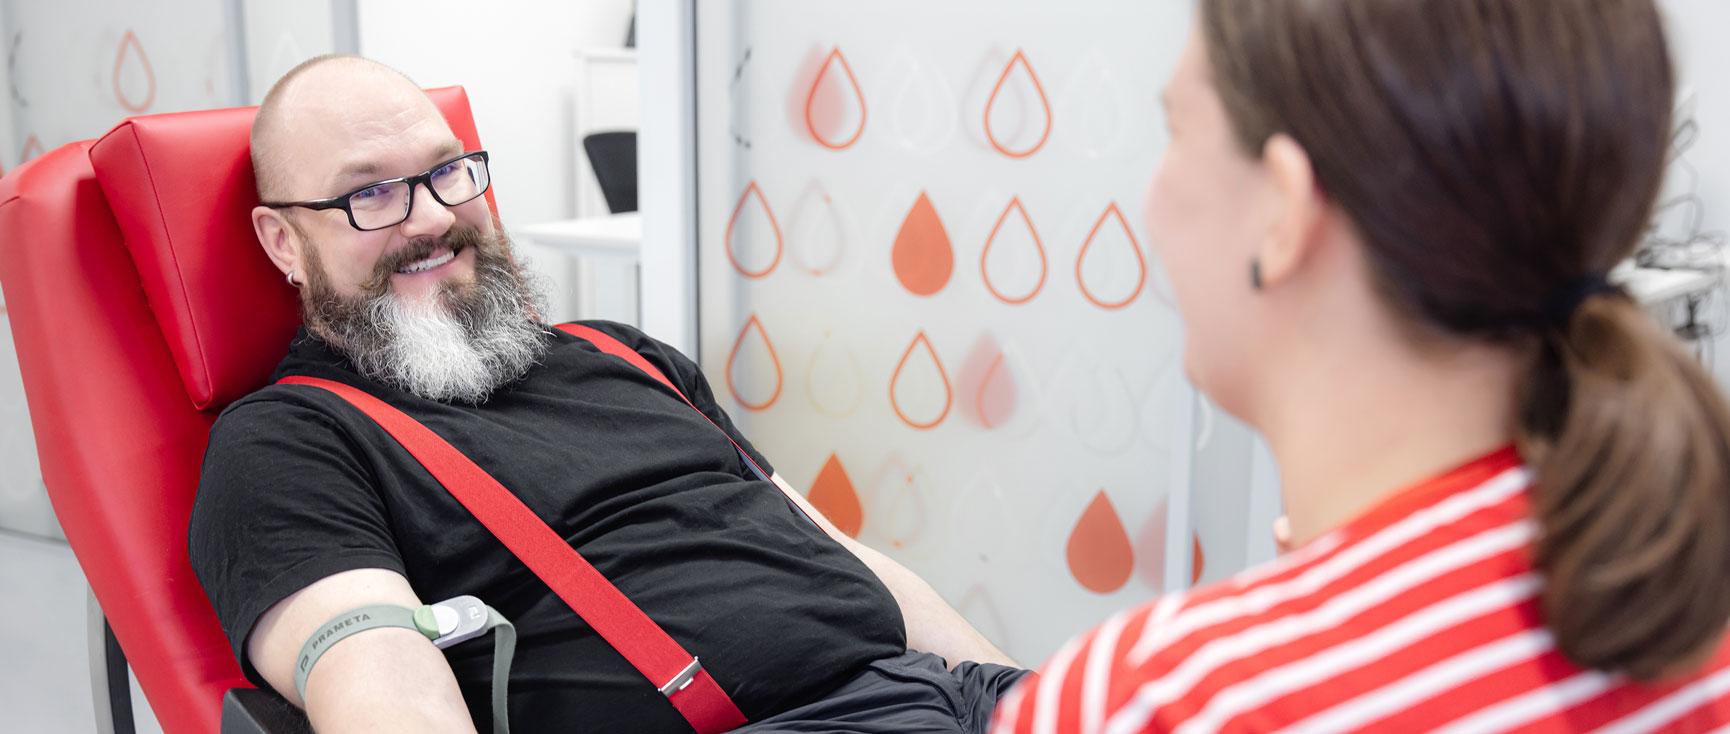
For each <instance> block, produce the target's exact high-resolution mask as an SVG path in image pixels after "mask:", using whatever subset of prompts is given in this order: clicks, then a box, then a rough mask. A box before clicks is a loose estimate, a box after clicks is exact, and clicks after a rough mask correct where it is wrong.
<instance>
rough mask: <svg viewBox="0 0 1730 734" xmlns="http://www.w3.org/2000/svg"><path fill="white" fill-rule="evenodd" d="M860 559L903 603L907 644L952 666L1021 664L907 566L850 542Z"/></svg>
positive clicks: (874, 550)
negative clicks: (975, 627) (975, 663)
mask: <svg viewBox="0 0 1730 734" xmlns="http://www.w3.org/2000/svg"><path fill="white" fill-rule="evenodd" d="M850 547H851V548H852V550H853V552H854V554H855V555H857V556H859V560H861V561H864V562H865V565H866V566H867V567H869V568H870V569H871V571H872V572H873V573H876V574H877V578H879V579H881V580H882V581H883V585H884V586H887V587H889V593H891V594H894V595H895V601H896V603H898V604H900V606H901V617H902V619H903V620H904V621H905V622H906V625H907V647H908V648H909V649H912V650H919V651H921V652H929V653H932V654H934V655H938V656H940V657H942V658H943V659H944V661H946V662H947V663H948V664H949V667H951V668H953V667H955V666H956V665H957V664H959V663H961V662H963V661H969V660H970V661H973V662H978V663H997V664H999V665H1011V666H1015V667H1020V665H1019V664H1018V663H1016V662H1015V661H1014V660H1011V659H1010V658H1009V656H1008V655H1005V654H1004V653H1003V651H1002V650H999V649H997V646H996V645H993V644H992V643H991V641H990V640H987V639H985V636H984V635H982V634H979V630H977V629H974V628H973V625H971V624H968V623H967V620H966V619H964V618H963V617H962V616H961V614H960V613H959V612H956V611H955V608H954V607H951V606H949V603H948V602H946V601H944V600H943V597H942V596H939V595H938V594H937V590H936V589H933V588H931V585H930V584H928V583H925V580H924V579H922V578H919V575H918V574H915V573H913V572H912V571H909V570H907V567H906V566H903V565H901V564H899V563H896V562H895V560H894V559H891V558H890V557H888V556H886V555H883V554H882V553H880V552H878V551H877V550H876V549H874V548H871V547H869V546H866V545H865V544H863V543H858V542H854V543H852V544H850Z"/></svg>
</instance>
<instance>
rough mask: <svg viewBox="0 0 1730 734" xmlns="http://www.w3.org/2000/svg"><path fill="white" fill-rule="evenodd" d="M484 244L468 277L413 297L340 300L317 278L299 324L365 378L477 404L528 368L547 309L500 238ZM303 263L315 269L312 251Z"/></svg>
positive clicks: (543, 343)
mask: <svg viewBox="0 0 1730 734" xmlns="http://www.w3.org/2000/svg"><path fill="white" fill-rule="evenodd" d="M492 245H493V246H492V247H486V246H479V247H477V249H478V250H479V251H478V252H477V254H476V258H475V281H474V283H472V284H471V285H468V286H464V287H458V288H452V287H450V286H448V285H444V286H440V287H439V288H438V289H436V290H435V291H434V292H433V293H430V294H428V295H427V297H426V298H424V299H422V300H418V301H408V300H405V299H403V298H401V297H399V296H397V295H396V294H394V293H392V292H391V291H390V290H389V289H388V288H385V289H383V290H382V292H380V293H378V294H377V295H374V296H371V297H367V296H360V297H343V296H340V295H337V294H335V293H333V292H331V291H330V290H329V289H328V287H327V286H326V285H324V283H323V280H324V279H323V277H322V275H321V277H319V278H317V279H311V278H309V282H308V284H307V286H308V287H307V289H306V291H305V292H304V293H303V295H304V296H306V298H304V299H303V301H302V307H303V313H304V315H305V316H306V323H307V327H308V329H310V330H311V331H312V332H313V333H314V334H315V335H317V336H319V337H320V338H322V339H324V340H325V341H326V342H328V343H329V344H330V345H331V346H332V347H334V348H336V350H337V351H339V352H342V353H343V354H344V355H346V356H348V358H349V359H350V360H351V361H353V362H354V366H355V369H356V370H357V371H358V372H360V374H362V375H365V376H366V377H369V378H372V379H374V380H377V381H379V382H382V383H384V384H387V385H390V386H392V387H395V388H398V389H400V390H405V391H407V392H411V393H414V394H415V395H419V396H420V397H423V398H426V399H428V400H437V401H441V402H463V403H469V404H474V405H478V404H480V403H483V402H485V401H486V400H487V398H488V397H490V396H491V395H492V393H493V391H495V390H497V389H499V388H500V387H503V386H505V385H507V384H510V383H512V382H515V381H516V380H518V379H521V378H522V377H523V376H524V375H526V374H528V371H529V370H530V369H531V368H533V367H534V366H535V365H536V364H537V363H539V362H540V359H541V355H543V354H545V353H546V350H547V347H548V333H547V330H546V328H545V327H543V326H541V324H540V323H539V321H538V316H537V315H538V314H541V313H545V311H546V308H545V306H544V304H545V303H546V296H545V295H544V293H545V289H544V286H543V285H542V283H540V282H539V280H538V279H536V278H535V277H534V276H531V275H528V274H526V273H525V272H524V271H523V269H522V268H521V266H520V265H519V264H517V263H516V262H514V261H513V260H511V258H510V257H509V255H508V253H509V245H508V243H507V241H505V240H504V239H503V237H500V238H499V240H498V241H497V242H496V243H492ZM313 252H314V253H315V251H313ZM309 260H310V261H311V266H312V267H314V268H316V267H319V266H318V264H317V256H316V254H312V255H311V256H310V257H309ZM313 272H320V273H322V271H312V270H309V276H310V275H312V273H313Z"/></svg>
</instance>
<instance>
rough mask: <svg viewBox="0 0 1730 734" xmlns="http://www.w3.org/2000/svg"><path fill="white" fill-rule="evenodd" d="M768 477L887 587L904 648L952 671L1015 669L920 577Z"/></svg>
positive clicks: (777, 475) (777, 478) (777, 477)
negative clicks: (993, 666)
mask: <svg viewBox="0 0 1730 734" xmlns="http://www.w3.org/2000/svg"><path fill="white" fill-rule="evenodd" d="M770 479H772V480H774V482H775V485H776V486H778V487H780V488H781V492H782V493H784V494H786V495H787V498H788V499H790V500H792V501H793V503H794V504H796V505H798V506H799V508H800V509H802V510H804V511H805V513H806V514H808V515H810V516H811V518H812V519H813V520H816V521H817V524H818V526H820V527H822V528H823V532H825V533H828V534H829V537H832V538H834V539H835V540H836V541H837V542H839V543H840V544H841V545H842V546H844V547H846V548H847V550H850V551H852V552H853V555H856V556H858V557H859V560H860V561H863V562H864V563H865V565H866V567H868V568H870V569H871V571H872V573H875V574H877V578H878V579H880V580H882V582H883V585H884V586H887V587H889V593H891V594H894V595H895V602H896V603H897V604H899V605H900V606H901V617H902V619H903V620H904V621H905V623H906V625H907V647H908V648H909V649H913V650H919V651H921V652H929V653H933V654H936V655H938V656H941V657H942V658H943V659H944V661H946V662H948V663H949V667H951V668H953V667H955V666H956V665H957V664H959V663H961V662H962V661H973V662H977V663H997V664H1000V665H1011V666H1015V667H1020V665H1019V664H1018V663H1016V662H1015V661H1014V660H1011V659H1010V658H1009V656H1008V655H1005V654H1003V651H1002V650H999V649H997V646H996V645H993V644H992V643H991V641H990V640H987V639H985V636H984V635H982V634H979V630H976V629H974V628H973V625H971V624H968V623H967V620H966V619H963V618H962V617H961V614H960V613H958V612H956V611H955V608H954V607H951V606H949V603H948V602H945V601H943V597H942V596H939V595H938V594H937V590H936V589H933V588H931V585H930V584H928V583H925V579H922V578H919V575H918V574H916V573H913V572H912V571H909V570H907V567H906V566H903V565H901V564H899V563H896V562H895V561H894V560H893V559H891V558H889V557H888V556H885V555H883V554H882V553H880V552H878V551H877V550H876V549H874V548H871V547H870V546H867V545H865V544H864V543H861V542H859V541H857V540H854V539H853V538H851V537H848V535H847V534H846V533H843V532H841V530H840V529H839V528H837V527H835V524H834V523H831V522H829V518H826V517H824V516H823V513H821V512H818V511H817V508H816V507H813V506H812V505H811V503H810V502H809V501H807V500H806V499H805V497H804V495H801V494H799V492H798V491H796V490H794V489H793V487H792V486H791V485H789V484H787V480H785V479H782V478H781V474H780V472H776V473H775V475H774V476H773V477H770Z"/></svg>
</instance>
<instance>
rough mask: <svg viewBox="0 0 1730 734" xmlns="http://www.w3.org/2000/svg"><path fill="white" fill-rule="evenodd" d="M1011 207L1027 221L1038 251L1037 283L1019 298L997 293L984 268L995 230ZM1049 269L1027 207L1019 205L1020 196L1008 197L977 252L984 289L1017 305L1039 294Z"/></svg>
mask: <svg viewBox="0 0 1730 734" xmlns="http://www.w3.org/2000/svg"><path fill="white" fill-rule="evenodd" d="M1012 209H1013V210H1017V211H1020V212H1021V221H1023V222H1026V223H1027V231H1028V232H1029V233H1030V234H1032V235H1033V247H1034V248H1035V249H1036V250H1038V251H1039V283H1037V284H1035V285H1034V286H1033V290H1032V291H1030V292H1028V294H1027V295H1025V296H1022V297H1021V298H1010V297H1008V296H1005V295H1003V294H1002V293H999V292H998V291H997V286H995V285H992V283H991V274H990V273H988V272H986V270H985V261H986V259H987V258H988V257H990V255H991V248H992V247H994V246H995V245H996V244H997V232H998V230H1000V229H1002V228H1003V223H1004V222H1006V221H1008V220H1009V212H1010V210H1012ZM1049 270H1050V268H1049V266H1048V264H1047V263H1046V260H1045V243H1044V242H1043V241H1041V240H1040V239H1039V230H1038V229H1036V228H1034V226H1033V218H1032V217H1029V216H1027V207H1025V206H1022V205H1021V197H1018V196H1012V197H1010V198H1009V206H1006V207H1004V208H1003V214H1002V215H1000V216H999V217H997V224H994V225H992V226H991V235H990V236H988V237H986V238H985V251H984V252H981V253H979V277H980V279H981V280H984V281H985V289H986V290H988V291H991V295H993V296H996V297H997V300H999V301H1002V302H1004V303H1007V304H1009V305H1011V306H1019V305H1021V304H1023V303H1026V302H1028V301H1031V300H1033V297H1034V296H1037V295H1039V292H1040V291H1042V290H1044V289H1045V276H1046V274H1047V272H1048V271H1049Z"/></svg>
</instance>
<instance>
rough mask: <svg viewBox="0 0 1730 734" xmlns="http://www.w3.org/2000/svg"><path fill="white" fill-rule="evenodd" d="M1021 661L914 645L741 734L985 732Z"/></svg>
mask: <svg viewBox="0 0 1730 734" xmlns="http://www.w3.org/2000/svg"><path fill="white" fill-rule="evenodd" d="M1025 675H1027V671H1025V670H1022V669H1020V668H1010V667H1005V666H1002V665H993V664H990V663H962V664H960V665H958V666H956V668H955V670H954V671H953V672H951V671H950V670H948V669H947V668H946V666H945V665H944V663H943V658H940V657H937V656H936V655H932V654H930V653H923V652H914V651H911V650H909V651H908V652H906V653H904V654H902V655H899V656H897V657H893V658H887V659H884V660H879V661H877V662H875V663H872V664H871V665H870V666H869V667H867V668H866V669H865V671H864V672H862V673H860V674H859V675H857V676H854V678H853V679H852V680H850V681H848V682H847V683H845V684H843V685H842V686H841V687H840V688H838V689H836V690H835V691H834V692H832V693H830V694H829V695H827V696H824V697H823V698H822V699H820V700H817V701H814V702H812V703H808V704H805V705H804V706H799V707H797V708H794V709H792V710H789V711H784V712H782V713H780V714H776V715H775V716H771V717H769V718H767V719H764V720H762V721H758V722H754V723H751V724H747V725H746V726H744V727H742V728H740V729H737V730H736V731H737V732H739V734H783V733H786V734H792V733H793V732H810V733H812V734H816V733H819V732H820V733H822V734H939V733H941V734H983V732H984V731H985V727H987V726H989V725H990V724H991V711H992V709H994V708H996V706H997V700H998V698H1000V697H1002V696H1003V695H1004V694H1007V693H1008V692H1009V689H1011V688H1013V687H1014V686H1015V684H1016V683H1017V682H1018V681H1020V680H1021V678H1022V677H1023V676H1025Z"/></svg>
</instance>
